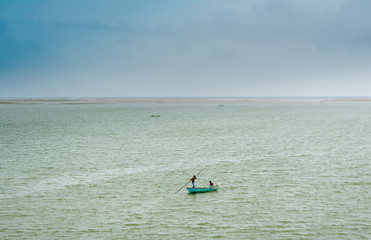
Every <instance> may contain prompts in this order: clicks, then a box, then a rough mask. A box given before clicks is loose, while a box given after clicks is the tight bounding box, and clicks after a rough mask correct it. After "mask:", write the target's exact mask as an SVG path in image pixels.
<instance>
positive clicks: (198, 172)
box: [175, 167, 206, 193]
mask: <svg viewBox="0 0 371 240" xmlns="http://www.w3.org/2000/svg"><path fill="white" fill-rule="evenodd" d="M205 168H206V167H204V168H203V169H202V170H201V171H199V172H198V173H197V174H196V175H195V176H196V177H197V176H198V175H199V174H200V173H201V172H202V171H203V170H205ZM191 180H192V179H191ZM191 180H189V181H188V182H187V183H186V184H184V186H183V187H181V188H179V190H178V191H176V192H175V193H177V192H179V191H180V190H181V189H182V188H184V187H185V186H187V184H188V183H189V182H190V181H191Z"/></svg>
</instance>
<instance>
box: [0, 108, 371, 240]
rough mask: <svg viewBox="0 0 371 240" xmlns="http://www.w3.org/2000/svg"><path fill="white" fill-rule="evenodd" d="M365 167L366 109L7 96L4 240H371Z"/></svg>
mask: <svg viewBox="0 0 371 240" xmlns="http://www.w3.org/2000/svg"><path fill="white" fill-rule="evenodd" d="M157 114H159V115H160V117H156V118H153V117H150V116H151V115H157ZM370 162H371V103H327V102H326V103H324V104H321V103H317V102H314V103H275V104H270V103H259V104H253V103H248V104H225V106H219V105H218V104H166V103H157V104H156V103H153V104H149V103H142V104H136V103H132V104H126V103H122V104H12V105H10V104H7V105H5V104H4V105H1V104H0V239H214V238H217V239H218V238H219V239H370V238H371V164H370ZM204 167H206V168H205V170H204V171H203V172H202V173H201V174H200V175H199V176H198V179H197V180H196V186H207V184H208V181H209V180H211V181H213V182H214V183H221V185H220V187H219V189H218V191H215V192H210V193H203V194H188V192H187V191H186V189H185V188H184V189H182V190H180V191H179V192H178V193H176V194H175V192H176V191H177V190H178V189H179V188H180V187H181V186H183V185H184V184H185V183H187V182H188V180H189V179H190V178H191V177H192V176H193V175H194V174H196V173H197V172H199V171H200V170H201V169H203V168H204ZM190 185H191V184H189V185H188V186H190Z"/></svg>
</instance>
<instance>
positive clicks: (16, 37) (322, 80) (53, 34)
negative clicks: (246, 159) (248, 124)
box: [0, 0, 371, 97]
mask: <svg viewBox="0 0 371 240" xmlns="http://www.w3.org/2000/svg"><path fill="white" fill-rule="evenodd" d="M370 23H371V1H369V0H331V1H330V0H327V1H326V0H321V1H320V0H301V1H297V0H249V1H247V0H243V1H242V0H241V1H238V0H234V1H221V0H201V1H200V0H197V1H196V0H193V1H172V0H159V1H149V0H147V1H134V0H132V1H119V0H104V1H103V0H89V1H88V0H80V1H76V0H74V1H72V0H63V1H62V0H54V1H47V0H33V1H28V0H18V1H4V0H0V97H187V96H189V97H212V96H220V97H233V96H234V97H248V96H371V67H370V66H371V24H370Z"/></svg>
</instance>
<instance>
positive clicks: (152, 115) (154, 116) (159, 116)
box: [151, 115, 160, 117]
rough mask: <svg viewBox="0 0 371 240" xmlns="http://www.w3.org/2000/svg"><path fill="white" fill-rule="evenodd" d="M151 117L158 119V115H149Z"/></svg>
mask: <svg viewBox="0 0 371 240" xmlns="http://www.w3.org/2000/svg"><path fill="white" fill-rule="evenodd" d="M151 117H160V115H151Z"/></svg>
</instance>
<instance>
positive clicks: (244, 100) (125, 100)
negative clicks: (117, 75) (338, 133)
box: [0, 97, 371, 104]
mask: <svg viewBox="0 0 371 240" xmlns="http://www.w3.org/2000/svg"><path fill="white" fill-rule="evenodd" d="M325 102H371V97H359V98H357V97H354V98H347V97H344V98H89V99H84V98H81V99H80V98H71V99H63V98H61V99H58V98H56V99H36V98H35V99H0V104H44V103H56V104H114V103H215V104H229V103H325Z"/></svg>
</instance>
